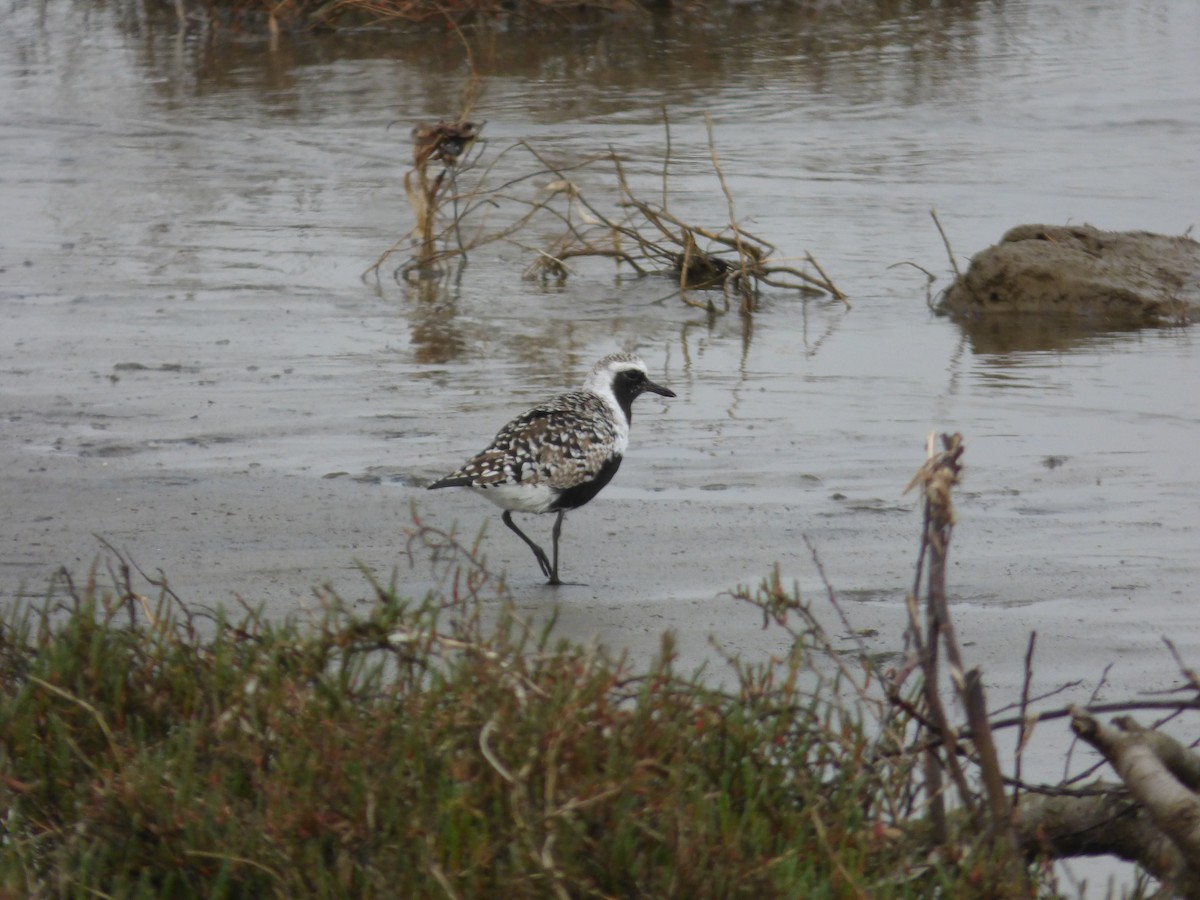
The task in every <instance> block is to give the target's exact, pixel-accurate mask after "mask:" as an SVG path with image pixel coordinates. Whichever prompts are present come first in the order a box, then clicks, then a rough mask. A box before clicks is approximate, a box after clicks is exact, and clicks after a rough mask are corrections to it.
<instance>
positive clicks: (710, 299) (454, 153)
mask: <svg viewBox="0 0 1200 900" xmlns="http://www.w3.org/2000/svg"><path fill="white" fill-rule="evenodd" d="M664 125H665V127H666V133H667V151H666V155H665V157H664V161H663V167H662V199H661V201H660V202H651V201H648V200H644V199H642V198H641V197H640V196H639V195H638V194H637V193H636V192H635V190H634V188H633V186H632V185H631V180H630V178H629V177H628V175H627V173H626V170H625V165H624V162H623V160H622V157H621V156H620V155H619V154H618V153H617V152H616V151H615V150H614V149H612V148H609V149H608V150H607V151H606V152H604V153H601V154H598V155H596V156H593V157H590V158H588V159H586V160H584V161H582V162H579V163H575V164H572V165H564V164H559V163H555V162H554V161H552V160H551V159H550V158H549V157H548V156H547V155H546V154H545V153H543V152H542V151H540V150H538V149H537V148H535V147H533V146H532V145H531V144H529V143H528V142H526V141H518V142H517V143H515V144H513V145H511V146H509V147H507V148H506V149H504V150H502V151H501V152H500V153H499V154H497V156H496V157H495V158H494V159H493V160H492V161H491V162H490V163H489V164H488V165H487V166H486V167H485V168H484V169H483V171H482V172H481V174H480V175H479V177H478V178H477V179H476V182H475V185H474V186H473V187H471V188H468V189H466V190H462V191H459V190H458V186H459V182H460V179H461V177H462V176H463V174H464V173H466V172H468V171H470V170H471V169H472V168H474V167H475V166H476V165H477V163H478V159H477V158H475V157H472V156H471V154H470V148H471V147H472V146H473V145H474V144H475V141H476V139H477V138H478V136H479V130H480V126H477V125H476V124H475V123H473V122H469V121H465V120H463V121H457V122H449V121H442V122H438V123H437V124H436V125H424V124H423V125H420V126H418V127H417V128H416V129H414V131H413V142H414V145H413V168H412V170H410V171H409V172H408V173H407V174H406V175H405V178H404V185H405V192H406V194H407V197H408V200H409V204H410V206H411V207H412V209H413V213H414V218H415V220H416V224H415V225H414V227H413V228H412V229H411V230H410V231H409V232H408V233H407V234H405V235H404V236H403V237H401V239H400V240H398V241H397V242H396V243H395V244H393V245H392V246H391V247H390V248H389V249H388V250H387V251H386V252H385V253H384V254H383V255H382V256H381V257H380V258H379V259H378V260H377V261H376V263H375V264H374V265H373V266H372V267H371V269H369V270H368V272H370V271H375V272H378V270H379V268H380V266H381V265H382V264H383V263H384V262H385V261H386V260H387V259H388V258H389V257H390V256H391V255H392V254H393V253H395V252H397V251H398V250H399V249H400V248H401V247H402V246H404V245H405V244H406V243H411V247H412V251H411V254H410V256H409V257H408V259H407V260H406V261H405V262H404V263H403V264H401V266H400V267H399V268H398V269H397V270H396V273H397V275H398V276H399V277H402V278H405V279H407V278H411V277H414V276H416V275H422V276H425V275H428V274H430V273H433V272H436V271H437V270H438V267H439V266H440V265H441V264H442V263H443V262H445V261H447V260H449V259H452V258H456V257H457V258H465V257H466V255H467V254H468V253H469V252H470V251H472V250H474V249H476V248H478V247H481V246H483V245H485V244H488V243H492V242H494V241H498V240H510V241H512V242H513V243H519V242H518V241H517V240H516V237H515V236H516V235H517V233H518V232H520V231H521V230H523V229H524V228H526V226H528V225H529V224H530V223H531V222H533V221H534V220H535V219H549V220H550V221H551V222H557V223H558V225H559V226H560V227H561V229H562V232H561V234H560V235H559V237H557V238H554V239H553V240H551V242H550V244H549V245H548V246H531V245H524V244H519V245H520V246H523V247H524V248H525V249H527V250H529V251H531V252H532V253H533V254H534V258H533V260H532V261H531V262H530V263H529V265H528V266H527V268H526V270H525V275H526V277H527V278H533V279H547V280H550V279H552V280H556V281H559V282H562V281H565V280H566V279H567V278H568V277H569V275H570V274H571V269H570V266H569V264H570V261H571V260H575V259H580V258H585V257H590V258H601V259H612V260H614V261H615V262H616V263H617V264H618V265H621V264H624V265H626V266H628V267H629V268H630V269H632V270H633V272H634V273H635V274H636V275H637V276H639V277H642V276H649V275H660V276H666V277H669V278H671V279H672V280H673V281H674V282H675V283H676V284H677V285H678V289H679V296H680V298H681V299H682V300H683V302H684V303H685V304H687V305H688V306H692V307H699V308H702V309H706V310H708V311H710V312H718V311H720V312H725V311H728V310H730V309H733V308H734V307H735V306H736V308H737V310H738V311H739V312H741V313H751V312H754V311H755V310H756V309H757V308H758V303H759V297H760V292H761V290H762V289H763V288H764V287H771V288H778V289H784V290H795V291H799V292H801V293H803V294H805V295H806V296H807V295H829V296H831V297H834V298H836V299H838V300H840V301H841V302H843V303H845V304H846V305H847V306H849V301H848V300H847V298H846V296H845V294H843V293H842V292H841V291H840V290H839V289H838V288H837V286H836V285H835V284H834V283H833V281H832V280H831V279H830V278H829V277H828V275H826V274H825V272H824V270H823V269H822V268H821V266H820V265H819V264H818V263H817V261H816V260H815V259H814V258H813V256H812V255H811V254H809V253H805V255H804V258H803V260H802V265H801V266H796V265H792V264H790V262H789V261H788V260H787V259H783V258H780V257H777V256H776V255H775V253H776V247H775V246H774V245H773V244H771V243H770V242H769V241H767V240H765V239H763V238H761V237H758V236H756V235H754V234H752V233H750V232H748V231H746V230H745V229H744V228H743V227H741V225H740V224H738V221H737V218H736V214H735V210H734V202H733V195H732V192H731V191H730V189H729V186H728V184H727V183H726V180H725V175H724V173H723V172H722V170H721V166H720V161H719V159H718V157H717V153H716V145H715V140H714V137H713V132H712V124H711V121H710V122H709V123H708V144H709V155H710V157H711V159H712V165H713V170H714V172H715V173H716V175H717V178H718V180H719V182H720V186H721V190H722V192H723V194H724V196H725V200H726V205H727V207H728V221H727V222H726V224H724V225H723V226H720V227H716V228H712V227H702V226H699V225H694V224H691V223H689V222H688V221H686V220H685V219H684V218H682V217H681V216H680V215H677V214H676V213H675V212H674V211H673V210H672V209H671V208H670V206H669V203H668V197H669V194H670V190H669V171H670V162H671V159H670V146H671V145H670V127H669V123H668V122H667V121H666V117H665V116H664ZM516 152H523V153H527V154H528V155H529V156H531V157H532V158H533V160H534V161H535V162H536V164H537V168H536V169H535V170H534V171H532V172H529V173H527V174H523V175H518V176H517V177H515V178H510V179H509V180H507V181H506V182H504V183H503V184H501V185H499V186H498V187H490V186H489V178H490V176H491V175H492V173H493V172H494V171H495V170H496V169H497V166H498V164H499V163H500V161H501V160H504V159H505V158H506V157H508V156H510V155H512V154H513V153H516ZM437 163H440V164H441V167H442V168H441V170H440V171H437V172H436V173H434V172H431V169H432V168H433V167H434V165H435V164H437ZM598 165H610V166H611V167H612V173H613V175H615V178H616V189H615V195H616V196H615V200H613V201H610V202H609V203H607V204H602V203H600V202H594V201H593V200H591V199H589V198H588V197H587V196H585V194H584V191H583V189H582V188H581V187H580V182H581V181H582V180H583V175H582V174H581V173H583V172H584V170H590V169H594V168H595V167H597V166H598ZM546 177H549V178H551V181H550V183H549V184H548V185H546V186H545V187H543V188H542V189H541V190H540V191H537V192H535V193H534V194H533V195H532V196H528V195H521V194H519V193H517V189H518V188H519V187H520V186H523V185H525V184H527V183H529V182H530V181H531V180H533V179H536V178H546ZM504 210H517V211H518V212H516V213H510V214H509V216H508V218H507V219H506V220H505V219H504V218H503V212H504ZM489 216H495V217H496V218H500V219H501V222H500V224H499V225H497V226H496V227H489V226H488V224H487V220H488V217H489ZM717 292H719V295H720V308H719V309H718V303H717V302H716V300H715V297H714V295H715V294H717Z"/></svg>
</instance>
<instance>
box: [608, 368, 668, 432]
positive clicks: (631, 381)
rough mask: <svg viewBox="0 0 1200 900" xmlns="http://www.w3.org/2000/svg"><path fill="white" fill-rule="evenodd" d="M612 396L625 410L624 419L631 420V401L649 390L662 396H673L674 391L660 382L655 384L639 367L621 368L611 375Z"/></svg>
mask: <svg viewBox="0 0 1200 900" xmlns="http://www.w3.org/2000/svg"><path fill="white" fill-rule="evenodd" d="M612 387H613V396H614V397H616V398H617V404H618V405H619V406H620V407H621V409H622V410H624V412H625V419H626V421H631V420H632V418H633V416H632V407H633V401H634V400H635V399H636V398H637V397H639V396H640V395H642V394H644V393H646V392H647V391H649V392H650V393H652V394H660V395H661V396H663V397H674V396H675V392H674V391H672V390H671V389H670V388H665V387H663V386H662V385H661V384H655V383H654V382H653V381H651V380H650V379H649V378H647V377H646V373H645V372H643V371H642V370H641V369H622V370H621V371H620V372H617V373H616V374H615V375H613V386H612Z"/></svg>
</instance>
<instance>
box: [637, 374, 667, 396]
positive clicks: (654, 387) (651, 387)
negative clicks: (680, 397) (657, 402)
mask: <svg viewBox="0 0 1200 900" xmlns="http://www.w3.org/2000/svg"><path fill="white" fill-rule="evenodd" d="M642 390H643V391H650V393H652V394H662V396H664V397H674V396H675V392H674V391H673V390H671V389H670V388H665V387H663V386H662V385H661V384H655V383H654V382H653V381H651V380H650V379H649V378H647V379H646V380H645V381H643V382H642Z"/></svg>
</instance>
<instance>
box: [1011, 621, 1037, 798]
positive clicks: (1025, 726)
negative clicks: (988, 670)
mask: <svg viewBox="0 0 1200 900" xmlns="http://www.w3.org/2000/svg"><path fill="white" fill-rule="evenodd" d="M1036 646H1037V632H1036V631H1031V632H1030V633H1029V645H1028V646H1027V647H1026V648H1025V678H1024V680H1023V681H1022V682H1021V705H1020V719H1021V726H1020V730H1019V731H1018V732H1017V749H1016V753H1015V754H1014V756H1015V758H1016V762H1015V764H1014V766H1013V781H1014V783H1015V784H1016V785H1020V783H1021V762H1022V760H1023V759H1024V757H1025V747H1026V745H1027V744H1028V743H1029V738H1030V737H1032V735H1033V728H1034V725H1036V724H1037V716H1036V715H1035V716H1032V717H1031V716H1030V715H1029V688H1030V686H1031V685H1032V684H1033V650H1034V647H1036ZM1020 800H1021V793H1020V788H1019V787H1014V788H1013V795H1012V805H1013V807H1014V808H1015V807H1016V805H1017V804H1018V803H1019V802H1020Z"/></svg>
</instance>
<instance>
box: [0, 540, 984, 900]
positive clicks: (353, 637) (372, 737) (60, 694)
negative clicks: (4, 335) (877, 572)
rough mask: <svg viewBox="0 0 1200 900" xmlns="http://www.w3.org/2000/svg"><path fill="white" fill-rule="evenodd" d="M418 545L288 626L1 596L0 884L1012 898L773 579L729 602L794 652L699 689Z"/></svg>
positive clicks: (171, 606)
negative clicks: (435, 583)
mask: <svg viewBox="0 0 1200 900" xmlns="http://www.w3.org/2000/svg"><path fill="white" fill-rule="evenodd" d="M418 544H419V545H420V546H421V547H422V548H424V550H428V551H429V552H430V554H431V556H432V558H433V560H434V563H435V565H437V566H440V567H442V570H443V571H444V572H445V573H446V579H445V584H446V588H445V590H444V591H443V592H436V593H432V594H430V595H428V596H424V597H421V598H417V599H412V598H407V597H405V596H404V592H403V590H402V587H401V586H400V585H398V584H395V583H393V584H391V585H387V586H385V585H383V584H379V583H376V582H374V581H372V580H370V579H369V577H368V582H369V584H370V596H368V597H367V598H365V599H359V600H357V601H350V600H344V599H342V598H340V597H339V596H337V595H336V594H335V593H333V592H332V591H331V590H329V589H323V590H320V591H318V592H317V593H318V596H319V597H320V599H321V603H320V607H319V609H317V610H316V611H315V612H312V613H310V614H308V615H305V616H297V617H294V618H289V619H287V620H283V621H276V620H271V619H269V618H267V617H266V616H264V615H263V614H262V613H261V612H260V611H257V610H254V609H241V610H239V611H237V613H236V614H231V613H229V612H217V613H207V612H204V611H202V610H200V609H198V608H195V607H190V606H188V605H186V604H184V603H183V602H181V601H180V600H179V599H178V598H177V597H175V596H174V595H173V594H172V593H171V591H170V590H169V588H167V587H166V585H165V584H164V583H162V582H157V587H158V591H157V593H158V596H157V598H153V599H152V598H147V597H145V596H142V595H140V594H138V593H136V592H135V591H134V590H133V588H132V586H131V585H130V584H129V582H128V579H126V581H125V583H123V584H122V583H120V579H117V580H116V581H115V582H114V586H113V587H111V588H102V587H101V586H100V585H99V584H98V582H97V580H96V579H95V578H93V579H91V580H90V581H89V582H88V583H87V584H86V585H83V586H81V587H79V588H78V589H76V588H74V587H71V588H70V590H69V592H68V599H67V600H66V601H54V602H49V601H47V602H46V603H44V604H42V605H40V606H38V607H34V606H28V605H26V606H18V607H15V608H11V609H9V610H7V611H6V612H5V614H4V616H3V622H2V625H0V688H2V691H0V722H2V723H3V727H2V730H0V821H2V822H3V829H4V830H3V836H2V838H0V897H16V896H21V897H25V896H29V897H168V896H169V897H173V898H181V897H182V898H187V897H289V898H296V897H330V898H334V897H336V898H353V897H396V896H404V897H439V898H450V897H458V898H475V897H505V898H524V897H530V898H532V897H539V898H540V897H559V898H566V897H570V898H576V897H597V898H599V897H620V898H631V897H688V898H707V897H743V896H745V897H805V898H825V897H828V898H841V897H930V896H938V895H941V896H947V897H948V896H956V897H962V896H1006V894H1004V893H1003V890H1001V889H999V888H997V886H996V884H995V883H994V882H990V887H988V885H989V878H990V874H989V873H990V872H992V870H991V869H989V868H988V866H989V863H988V860H987V857H986V854H984V853H983V852H981V853H980V854H979V855H978V856H977V857H976V858H973V859H972V858H970V855H969V854H968V857H967V858H966V859H964V860H963V861H962V862H961V863H960V864H958V865H949V864H942V863H937V862H931V860H930V857H929V855H928V853H927V848H925V847H923V845H922V841H921V839H920V834H921V828H920V827H919V820H920V816H921V810H920V808H919V806H917V805H916V804H915V801H914V797H915V796H916V794H917V792H918V791H917V786H916V785H915V783H914V779H915V775H914V764H913V760H912V758H911V757H910V755H908V754H904V753H902V752H895V751H896V750H897V748H900V747H902V745H903V734H904V733H905V731H906V729H908V727H909V724H908V723H906V721H905V720H903V718H902V717H897V716H892V717H891V718H890V719H888V724H887V726H886V729H885V731H884V732H880V726H879V723H878V722H874V723H870V722H868V721H867V718H866V717H865V716H864V714H863V712H862V705H861V704H859V703H853V702H850V703H848V702H846V701H845V700H844V699H842V698H844V697H845V695H846V691H845V690H844V687H845V685H844V684H842V683H841V682H842V679H843V678H844V677H846V673H847V672H848V670H847V669H845V668H844V667H843V668H842V669H839V668H838V667H837V666H834V667H832V669H831V672H832V674H820V669H821V667H820V666H818V665H817V664H816V660H817V658H818V657H819V656H820V654H821V653H822V652H824V650H825V649H826V648H827V645H825V644H823V641H824V640H825V639H824V638H823V637H822V636H821V635H820V634H819V631H818V630H817V629H816V628H815V626H813V625H812V623H811V621H810V620H808V619H807V618H805V607H804V605H803V604H802V603H801V602H800V600H799V598H798V597H796V596H795V595H794V594H792V593H789V592H787V591H785V590H783V589H782V588H781V586H780V585H779V584H778V580H777V579H768V581H767V582H766V583H764V585H763V587H762V588H761V589H759V590H756V591H743V592H741V594H742V597H743V599H746V600H749V601H751V602H753V603H754V604H755V605H757V606H758V607H759V609H758V611H757V612H756V610H755V609H754V608H752V607H751V606H745V607H743V608H744V610H745V612H746V614H747V615H756V614H761V615H762V617H763V621H764V625H766V624H768V623H771V624H773V625H775V626H777V627H778V626H780V625H782V626H783V627H785V628H787V629H789V630H790V631H791V636H792V638H793V639H794V642H795V646H794V647H793V649H792V652H791V653H790V654H789V655H788V657H787V658H786V659H783V660H774V661H771V660H768V661H766V662H755V663H749V662H744V661H739V660H731V661H730V662H731V664H732V668H731V672H732V674H731V675H730V676H729V677H723V678H722V679H721V684H722V685H723V686H722V687H714V686H713V684H712V683H710V679H708V678H706V677H703V676H702V675H701V674H700V673H690V674H689V673H684V672H681V671H679V669H678V668H677V666H676V664H675V658H674V651H673V647H672V642H671V638H670V636H669V635H664V637H663V641H662V647H661V652H660V653H659V655H658V657H657V659H656V660H655V661H654V662H653V663H652V664H650V665H647V666H643V667H641V668H635V667H634V666H633V665H631V664H630V663H629V662H628V660H626V659H624V658H622V657H619V656H613V655H610V654H609V653H607V652H605V651H603V650H601V649H598V648H596V647H594V646H583V645H579V644H577V643H573V642H569V641H565V640H560V639H558V638H556V637H555V636H554V634H553V628H552V626H547V627H545V628H542V629H537V630H535V629H533V628H531V627H530V626H528V625H527V624H526V623H524V622H523V621H522V620H521V619H520V617H519V616H518V615H517V614H516V613H515V612H514V609H513V607H512V605H511V603H510V602H509V599H510V598H509V597H508V595H507V591H506V590H505V588H504V586H503V584H502V583H499V582H497V581H496V580H495V579H494V578H493V577H492V576H491V575H490V574H489V573H487V572H486V570H484V569H483V568H482V566H481V565H480V564H479V563H478V561H477V560H476V559H475V558H474V557H473V556H472V554H471V551H470V550H468V549H465V548H462V547H460V546H459V545H457V544H456V543H455V541H454V539H453V537H452V536H447V535H440V534H437V533H434V532H432V531H431V530H429V529H423V528H422V530H421V531H420V534H419V540H418ZM122 571H125V572H128V569H127V568H124V564H123V567H122ZM730 602H731V603H732V602H734V601H733V600H730ZM792 629H794V630H792ZM855 664H856V665H857V663H855ZM851 694H853V692H851ZM914 822H916V823H918V824H916V825H914ZM985 888H986V889H985ZM997 891H999V892H997Z"/></svg>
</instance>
